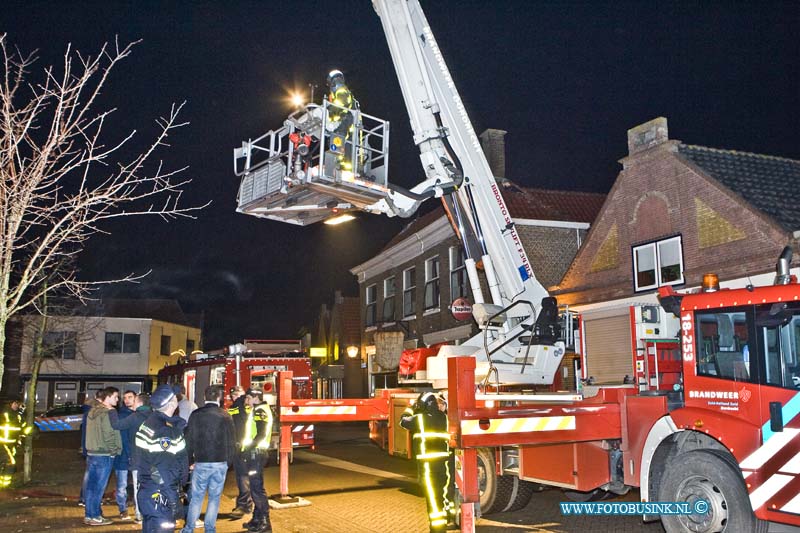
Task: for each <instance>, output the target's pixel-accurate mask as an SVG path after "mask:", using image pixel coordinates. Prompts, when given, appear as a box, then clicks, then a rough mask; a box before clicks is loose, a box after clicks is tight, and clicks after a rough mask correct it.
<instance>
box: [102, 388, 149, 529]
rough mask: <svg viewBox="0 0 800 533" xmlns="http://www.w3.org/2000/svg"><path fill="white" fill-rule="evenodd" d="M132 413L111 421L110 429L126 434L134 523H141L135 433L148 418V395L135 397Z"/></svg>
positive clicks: (143, 394)
mask: <svg viewBox="0 0 800 533" xmlns="http://www.w3.org/2000/svg"><path fill="white" fill-rule="evenodd" d="M133 408H134V411H133V412H131V414H130V415H128V416H127V417H125V418H123V419H121V420H119V421H117V422H116V425H115V422H114V421H113V420H112V421H111V427H114V428H115V429H118V430H119V431H120V433H122V434H123V435H125V434H127V437H128V441H127V444H128V449H129V450H130V455H129V458H128V459H129V461H128V465H129V466H128V469H129V470H130V472H131V477H132V478H133V501H134V504H135V505H136V522H138V523H141V522H142V513H141V512H140V511H139V502H138V500H137V499H136V496H137V494H138V492H139V479H138V478H139V476H138V473H139V472H138V471H137V470H136V453H135V452H136V432H137V431H139V428H140V427H141V425H142V424H143V423H144V421H145V420H147V417H148V416H150V395H149V394H147V393H145V392H143V393H141V394H138V395H137V396H136V400H134V402H133ZM122 444H123V447H124V446H125V440H123V441H122Z"/></svg>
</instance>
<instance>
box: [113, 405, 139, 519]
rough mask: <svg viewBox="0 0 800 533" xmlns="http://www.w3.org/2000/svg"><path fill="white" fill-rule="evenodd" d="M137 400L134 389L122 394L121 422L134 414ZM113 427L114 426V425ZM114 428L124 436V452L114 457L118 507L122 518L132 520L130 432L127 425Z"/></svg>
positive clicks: (118, 414)
mask: <svg viewBox="0 0 800 533" xmlns="http://www.w3.org/2000/svg"><path fill="white" fill-rule="evenodd" d="M135 402H136V393H135V392H133V391H132V390H126V391H125V393H124V394H123V395H122V406H121V407H120V408H119V412H118V413H117V416H118V418H119V422H120V423H122V422H123V421H124V420H125V419H126V418H128V417H129V416H130V415H132V414H133V409H134V403H135ZM118 425H119V424H118ZM112 427H114V426H113V425H112ZM114 429H117V430H119V433H120V437H121V438H122V453H121V454H119V455H117V456H116V457H115V458H114V476H115V477H116V478H117V490H116V492H115V495H116V498H117V507H119V518H120V520H130V519H131V517H130V515H129V514H128V471H129V470H130V456H131V449H130V434H129V433H130V432H129V431H128V429H127V426H126V428H125V429H123V428H122V427H114ZM137 429H138V428H137Z"/></svg>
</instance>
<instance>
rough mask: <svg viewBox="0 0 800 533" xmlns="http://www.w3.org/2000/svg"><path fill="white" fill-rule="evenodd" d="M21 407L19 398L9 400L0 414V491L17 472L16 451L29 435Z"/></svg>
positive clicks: (9, 483) (8, 484) (9, 482)
mask: <svg viewBox="0 0 800 533" xmlns="http://www.w3.org/2000/svg"><path fill="white" fill-rule="evenodd" d="M21 405H22V403H21V402H20V399H19V398H11V400H10V401H9V402H8V406H7V407H6V408H5V409H3V412H2V414H0V446H2V448H0V489H4V488H6V487H8V486H10V485H11V479H12V477H13V476H14V472H16V471H17V466H16V465H17V449H18V448H19V445H20V444H22V439H23V438H25V436H26V435H28V434H30V429H31V428H29V427H27V426H26V424H25V420H24V419H23V418H22V413H20V406H21Z"/></svg>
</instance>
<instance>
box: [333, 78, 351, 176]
mask: <svg viewBox="0 0 800 533" xmlns="http://www.w3.org/2000/svg"><path fill="white" fill-rule="evenodd" d="M327 81H328V90H329V94H328V101H329V102H330V103H331V104H333V105H332V106H330V107H329V108H328V121H329V123H328V124H329V127H330V128H333V130H332V131H331V136H330V141H329V143H328V144H329V148H330V149H331V150H333V151H336V152H337V153H338V156H337V158H336V168H338V169H339V170H350V171H352V170H353V164H352V159H353V145H352V139H351V137H352V133H353V113H352V109H353V108H354V107H357V106H358V102H357V101H356V99H355V98H353V93H352V92H350V89H349V88H348V87H347V84H346V83H345V82H344V74H342V71H341V70H332V71H330V72H329V73H328V80H327ZM348 140H349V141H351V142H350V143H348V142H347V141H348Z"/></svg>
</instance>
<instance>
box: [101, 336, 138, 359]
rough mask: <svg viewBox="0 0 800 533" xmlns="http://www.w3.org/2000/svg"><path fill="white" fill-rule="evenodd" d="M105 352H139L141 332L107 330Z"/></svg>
mask: <svg viewBox="0 0 800 533" xmlns="http://www.w3.org/2000/svg"><path fill="white" fill-rule="evenodd" d="M105 353H135V354H138V353H139V334H138V333H121V332H116V331H107V332H106V346H105Z"/></svg>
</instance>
